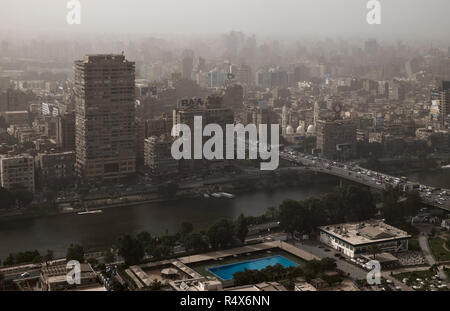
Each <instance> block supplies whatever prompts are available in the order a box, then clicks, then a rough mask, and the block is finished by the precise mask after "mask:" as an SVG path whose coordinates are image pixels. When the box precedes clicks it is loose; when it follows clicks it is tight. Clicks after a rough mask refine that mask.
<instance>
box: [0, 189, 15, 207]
mask: <svg viewBox="0 0 450 311" xmlns="http://www.w3.org/2000/svg"><path fill="white" fill-rule="evenodd" d="M0 202H1V204H0V209H8V208H11V207H13V206H14V203H15V198H14V195H13V194H12V193H11V192H10V191H8V190H7V189H5V188H2V187H0Z"/></svg>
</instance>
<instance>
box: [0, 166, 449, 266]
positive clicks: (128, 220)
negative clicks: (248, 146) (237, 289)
mask: <svg viewBox="0 0 450 311" xmlns="http://www.w3.org/2000/svg"><path fill="white" fill-rule="evenodd" d="M407 177H408V178H409V179H410V180H414V181H418V182H421V183H423V184H426V185H430V186H434V187H441V188H450V169H442V170H438V171H428V172H421V173H413V174H408V175H407ZM335 186H336V184H333V183H327V184H321V185H320V186H319V185H317V184H316V185H314V186H309V187H305V186H303V187H297V188H283V189H278V190H275V191H273V192H266V191H263V190H261V191H255V192H252V193H246V194H240V195H238V196H236V198H235V199H203V198H199V199H186V200H178V201H172V202H162V203H152V204H143V205H137V206H131V207H116V208H108V209H105V210H104V212H103V213H102V214H91V215H76V214H65V215H58V216H51V217H41V218H35V219H24V220H14V221H9V222H2V223H0V259H4V258H5V257H6V256H7V255H8V254H9V253H11V252H18V251H25V250H34V249H37V250H39V251H41V253H44V252H46V250H47V249H51V250H53V251H54V252H55V254H56V255H64V254H65V251H66V249H67V247H68V246H69V245H70V244H71V243H81V244H82V245H84V246H85V248H87V249H90V248H96V247H102V246H105V245H111V244H113V243H114V242H115V241H117V238H118V237H119V236H120V235H122V234H136V233H139V232H141V231H148V232H150V233H151V234H154V235H161V234H164V233H169V234H172V233H175V232H176V231H178V229H179V228H180V224H181V223H182V222H184V221H188V222H191V223H193V224H194V227H195V228H196V229H206V228H208V226H210V225H211V224H213V223H214V222H215V221H217V220H219V219H220V218H229V219H235V218H236V217H238V216H239V215H240V214H241V213H244V214H245V215H246V216H259V215H262V214H263V213H264V212H265V211H266V210H267V208H269V207H271V206H278V205H279V204H280V203H281V202H282V201H283V200H285V199H294V200H302V199H306V198H308V197H312V196H319V195H323V194H325V193H327V192H330V191H331V190H332V189H333V188H334V187H335Z"/></svg>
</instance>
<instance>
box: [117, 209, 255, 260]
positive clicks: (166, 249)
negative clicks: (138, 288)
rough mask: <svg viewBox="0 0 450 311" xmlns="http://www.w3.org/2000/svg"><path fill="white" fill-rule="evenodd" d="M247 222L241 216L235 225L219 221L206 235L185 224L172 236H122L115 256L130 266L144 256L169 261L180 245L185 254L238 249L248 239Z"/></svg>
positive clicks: (142, 234)
mask: <svg viewBox="0 0 450 311" xmlns="http://www.w3.org/2000/svg"><path fill="white" fill-rule="evenodd" d="M248 222H249V221H248V220H247V218H246V217H245V216H244V215H240V216H239V217H238V219H237V220H236V221H230V220H227V219H222V220H220V221H218V222H217V223H215V224H214V225H212V226H211V227H210V228H209V230H207V231H199V232H196V231H194V226H193V225H192V224H191V223H189V222H185V223H182V224H181V228H180V231H179V232H178V233H177V234H175V235H165V236H162V237H152V236H151V235H150V233H148V232H141V233H139V234H137V235H136V236H134V237H133V236H131V235H124V236H122V237H121V238H120V239H119V241H118V254H119V255H120V256H121V257H123V258H124V259H125V263H126V264H127V265H133V264H137V263H139V262H141V261H142V260H143V258H144V257H145V255H149V256H152V257H153V258H155V259H158V258H165V257H168V256H170V255H172V253H173V248H174V247H175V246H176V245H179V244H180V243H181V244H183V245H184V247H185V249H186V251H188V252H203V251H207V250H209V249H210V248H213V249H221V248H226V247H231V246H235V245H240V244H242V243H243V242H244V240H245V237H246V236H247V233H248Z"/></svg>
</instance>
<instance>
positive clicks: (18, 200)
mask: <svg viewBox="0 0 450 311" xmlns="http://www.w3.org/2000/svg"><path fill="white" fill-rule="evenodd" d="M32 201H33V193H31V192H29V191H28V190H26V189H23V188H20V187H17V188H14V189H11V190H7V189H5V188H2V187H0V202H1V204H0V209H8V208H13V207H15V206H17V207H26V206H27V205H29V204H31V202H32Z"/></svg>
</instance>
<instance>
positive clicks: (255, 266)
mask: <svg viewBox="0 0 450 311" xmlns="http://www.w3.org/2000/svg"><path fill="white" fill-rule="evenodd" d="M276 264H280V265H282V266H283V267H284V268H288V267H295V266H298V264H296V263H295V262H293V261H290V260H289V259H286V258H284V257H283V256H280V255H277V256H271V257H265V258H259V259H254V260H249V261H241V262H237V263H233V264H229V265H224V266H219V267H213V268H209V269H208V270H209V271H210V272H211V273H213V274H214V275H216V276H218V277H219V278H221V279H222V280H224V281H228V280H231V279H232V278H233V274H235V273H236V272H242V271H244V270H245V269H248V270H262V269H264V268H266V267H268V266H275V265H276Z"/></svg>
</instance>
